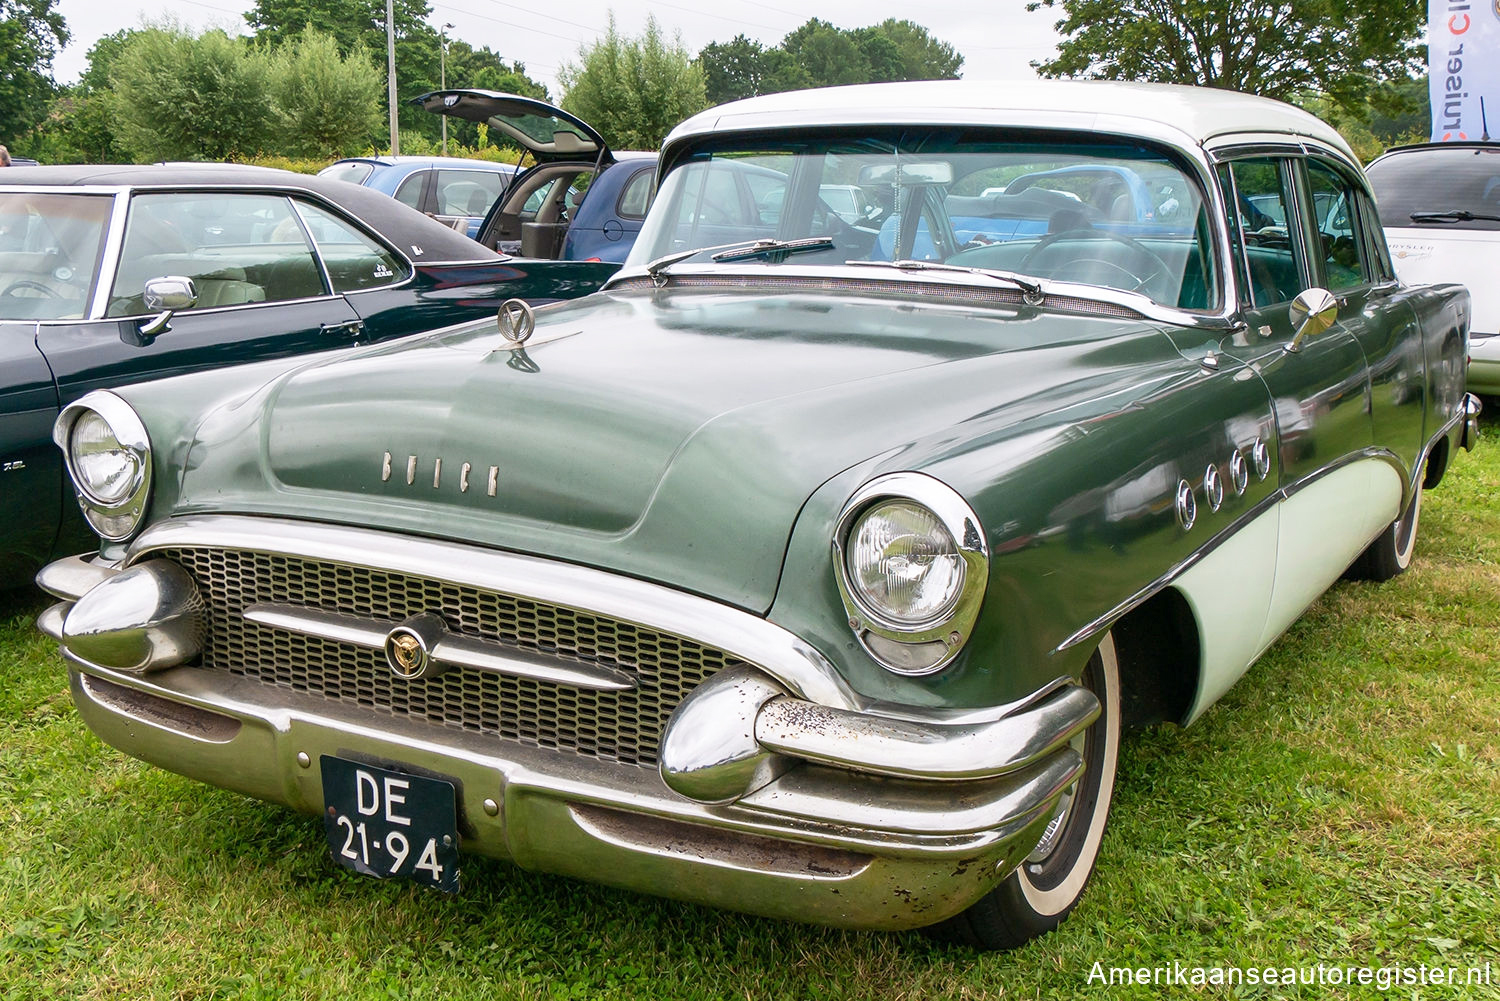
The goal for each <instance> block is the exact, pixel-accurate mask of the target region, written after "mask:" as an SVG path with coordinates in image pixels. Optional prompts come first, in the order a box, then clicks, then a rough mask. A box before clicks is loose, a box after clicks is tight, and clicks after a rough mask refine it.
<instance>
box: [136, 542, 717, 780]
mask: <svg viewBox="0 0 1500 1001" xmlns="http://www.w3.org/2000/svg"><path fill="white" fill-rule="evenodd" d="M159 555H161V556H163V557H165V558H167V559H170V560H172V561H174V562H176V563H178V564H179V565H181V566H182V568H183V569H184V570H186V571H187V572H188V573H189V574H190V575H191V576H192V577H193V579H194V580H195V581H196V582H197V583H198V586H199V588H200V589H201V590H202V592H203V595H204V598H205V599H206V601H207V603H208V607H209V612H210V621H211V626H210V630H209V639H208V644H207V646H206V648H205V650H204V653H203V662H204V666H206V667H213V668H221V669H224V670H227V671H229V672H230V673H232V674H237V675H241V676H244V677H248V678H254V679H256V680H258V681H261V682H264V683H266V684H273V685H278V686H281V687H283V688H288V689H291V690H293V691H299V692H309V693H312V694H314V695H319V696H322V697H324V698H328V699H333V700H336V701H338V702H344V703H352V704H355V705H359V706H364V707H366V708H368V709H371V710H374V711H376V712H380V713H384V714H387V715H391V716H403V717H409V718H413V719H419V720H426V721H429V722H432V723H438V724H442V725H444V726H451V727H457V728H460V729H463V730H469V731H472V732H475V733H489V734H497V735H499V736H501V737H504V738H509V739H512V740H518V741H521V742H524V743H528V744H532V745H535V746H539V747H548V748H556V749H558V750H562V751H570V752H573V753H576V754H581V755H587V756H590V757H596V758H603V759H608V760H611V761H621V762H626V763H631V764H655V762H656V752H657V746H658V744H659V743H660V740H661V732H662V728H663V727H664V726H665V725H666V722H667V718H668V717H669V716H670V715H671V714H672V710H673V709H675V708H676V707H677V704H678V703H679V702H681V701H682V699H683V697H684V696H685V695H687V693H688V692H690V691H691V690H692V689H693V688H694V687H696V686H697V685H699V684H701V683H702V682H703V681H704V680H705V679H707V678H709V677H710V676H712V675H713V674H715V673H717V672H718V671H720V670H723V669H724V668H725V667H726V666H729V665H730V664H737V663H740V662H739V661H738V660H734V659H731V658H730V657H729V656H728V655H726V654H725V653H723V652H722V651H719V650H715V649H713V648H710V647H705V646H702V645H700V644H697V643H693V642H690V641H686V640H682V639H678V638H677V637H675V636H669V635H666V634H664V633H659V632H656V631H653V630H650V629H645V628H641V627H639V626H635V625H633V624H631V623H627V622H619V621H616V620H612V619H606V618H600V617H598V616H594V615H590V614H587V613H584V612H577V611H574V610H572V609H568V608H561V607H558V606H554V605H546V604H539V603H537V602H534V601H530V600H527V599H526V598H521V597H514V596H511V595H507V594H500V593H497V592H493V591H483V590H479V589H477V588H473V587H470V586H468V585H462V584H454V583H451V582H447V581H439V580H429V579H425V578H420V577H412V576H408V575H405V574H400V573H392V572H388V571H384V570H371V569H367V568H364V567H355V566H349V565H345V564H339V563H328V562H322V561H318V560H311V559H305V558H302V557H297V556H286V555H279V554H267V553H253V552H243V551H239V550H226V549H216V548H196V547H194V548H177V549H169V550H165V551H163V552H161V553H160V554H159ZM259 602H276V603H284V604H290V605H297V606H302V607H308V608H319V609H324V610H326V611H332V612H343V613H346V614H351V615H362V616H369V617H371V618H377V619H384V620H388V621H392V622H399V621H401V620H403V619H406V618H408V617H409V616H412V615H416V614H418V613H421V612H433V613H436V614H438V615H441V616H442V617H443V619H444V620H445V621H446V622H447V624H448V627H449V629H451V630H453V631H454V632H456V633H460V634H463V635H468V636H474V637H480V638H484V639H490V640H498V641H499V642H501V643H503V644H505V645H507V646H510V647H513V648H517V649H520V650H529V651H535V652H539V653H542V654H545V655H547V656H550V657H554V658H556V659H557V660H559V661H572V662H581V663H588V664H600V665H604V666H607V667H613V668H617V669H620V670H624V671H627V672H629V673H630V674H631V675H632V676H633V677H634V678H635V679H636V684H637V687H636V688H634V689H632V690H630V691H626V692H597V691H587V690H582V689H576V688H572V687H569V686H566V685H557V684H552V683H549V682H545V681H535V680H532V679H528V678H512V677H506V676H503V675H498V674H493V673H490V672H486V671H472V670H465V669H462V668H455V669H453V670H450V671H447V672H445V673H443V674H440V675H438V676H437V677H436V678H430V679H425V680H421V681H404V680H400V679H397V678H396V677H394V676H393V675H392V674H391V672H390V668H389V667H388V666H387V665H386V661H385V655H384V654H383V653H382V652H381V651H379V650H365V649H360V648H358V647H353V646H349V645H346V644H342V643H336V642H332V641H329V640H323V639H318V638H316V637H309V636H300V635H297V634H294V633H290V632H287V631H285V630H281V629H277V628H275V627H272V626H266V625H261V624H259V623H255V622H247V621H246V620H245V619H244V618H243V617H242V612H243V611H244V609H245V608H246V607H247V606H249V605H253V604H256V603H259Z"/></svg>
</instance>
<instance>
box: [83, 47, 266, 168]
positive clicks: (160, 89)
mask: <svg viewBox="0 0 1500 1001" xmlns="http://www.w3.org/2000/svg"><path fill="white" fill-rule="evenodd" d="M270 76H271V74H270V58H269V56H268V55H267V53H266V52H265V51H264V50H263V49H260V48H255V47H251V46H248V45H246V44H244V43H243V42H240V41H237V40H235V39H233V38H230V37H229V36H228V35H226V34H224V32H222V31H218V30H214V31H208V32H205V33H204V34H202V35H199V36H196V37H195V36H193V35H191V34H189V33H188V32H186V31H184V30H183V29H182V28H181V27H178V26H176V25H166V26H162V27H156V28H151V29H149V30H146V31H141V32H138V33H136V34H135V35H133V36H132V37H131V38H130V40H129V42H128V44H127V45H126V46H125V48H124V51H122V52H121V53H120V54H119V56H118V57H117V58H116V59H115V63H114V69H113V71H112V72H111V79H112V80H113V81H114V85H115V96H116V98H117V101H118V113H119V135H120V141H121V144H122V145H123V146H124V147H125V148H126V149H127V150H129V151H130V152H131V153H133V154H134V155H135V156H136V157H138V158H140V159H145V160H227V159H235V158H238V157H243V156H246V155H250V154H254V153H256V152H259V151H261V150H262V149H264V148H265V146H266V144H267V141H268V140H269V139H270V137H271V135H272V130H273V127H274V124H275V121H276V114H275V108H274V106H273V104H272V100H271V95H270V87H269V84H270Z"/></svg>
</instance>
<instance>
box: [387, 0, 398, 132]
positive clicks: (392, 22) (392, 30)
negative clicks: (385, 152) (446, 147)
mask: <svg viewBox="0 0 1500 1001" xmlns="http://www.w3.org/2000/svg"><path fill="white" fill-rule="evenodd" d="M395 7H396V4H395V0H385V89H386V99H387V101H388V102H389V103H390V106H391V156H400V155H401V135H400V133H398V132H397V131H396V11H395Z"/></svg>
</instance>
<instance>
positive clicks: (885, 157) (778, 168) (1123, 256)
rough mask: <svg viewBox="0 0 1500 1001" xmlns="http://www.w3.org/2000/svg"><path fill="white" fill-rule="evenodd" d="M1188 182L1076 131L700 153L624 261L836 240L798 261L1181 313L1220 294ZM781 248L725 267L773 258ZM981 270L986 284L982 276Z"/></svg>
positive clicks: (666, 190) (910, 134)
mask: <svg viewBox="0 0 1500 1001" xmlns="http://www.w3.org/2000/svg"><path fill="white" fill-rule="evenodd" d="M1210 231H1211V227H1210V226H1209V224H1208V215H1207V211H1206V209H1205V206H1204V199H1203V196H1202V193H1201V189H1200V187H1199V185H1198V184H1197V182H1195V181H1194V180H1192V179H1191V178H1190V176H1189V175H1188V174H1187V172H1186V171H1185V170H1183V169H1182V168H1180V167H1179V166H1178V165H1177V163H1176V162H1174V161H1173V160H1172V159H1171V158H1169V157H1168V156H1166V155H1165V154H1163V153H1161V152H1159V151H1156V150H1152V149H1148V148H1144V147H1138V146H1132V145H1126V144H1119V145H1106V144H1100V143H1097V142H1088V141H1084V140H1077V141H1062V140H1059V141H1054V142H1026V143H1019V142H1015V141H1004V140H999V139H992V138H991V137H990V134H986V133H983V132H978V131H958V130H952V129H945V130H941V131H936V130H934V131H931V132H927V131H924V130H915V129H913V130H903V131H902V132H901V133H900V134H899V135H898V136H892V137H891V138H890V141H882V140H881V139H870V138H865V139H860V140H856V141H848V140H840V139H815V140H809V141H807V142H796V143H791V142H789V143H786V144H779V143H772V144H766V145H762V146H757V147H750V148H747V147H743V146H741V147H739V148H725V147H722V146H720V147H716V148H710V149H704V150H701V151H699V152H696V153H694V154H692V155H690V156H688V157H686V158H684V159H682V160H680V161H678V162H677V163H676V164H675V165H674V166H673V168H672V169H671V172H670V173H669V174H667V176H666V177H665V178H664V179H663V181H662V184H661V188H660V191H659V193H658V194H657V197H656V200H655V202H654V203H653V205H652V208H651V212H650V214H649V216H648V217H647V220H646V223H645V226H644V228H643V229H642V232H641V236H640V239H639V240H638V241H637V242H636V244H635V248H634V250H633V251H632V253H631V255H630V258H629V261H628V264H630V265H644V264H646V263H648V262H650V261H652V260H655V259H657V258H659V257H664V256H666V255H669V254H678V253H681V252H683V251H688V250H692V249H694V248H703V253H702V254H699V255H694V259H696V260H700V261H707V260H708V259H709V258H710V257H711V251H714V250H715V249H720V248H723V247H725V246H726V245H733V244H738V243H747V242H751V241H755V240H767V239H770V240H799V239H805V238H809V237H823V236H826V237H830V238H831V239H832V241H833V243H832V246H831V247H827V248H816V249H808V248H801V249H799V250H798V251H797V252H796V253H795V256H789V257H786V258H785V260H787V261H789V262H791V263H794V264H797V265H807V264H815V265H816V264H842V263H844V262H845V261H898V260H917V261H930V262H941V263H946V264H953V265H961V266H967V267H976V268H991V269H999V270H1004V271H1012V272H1017V273H1020V274H1023V275H1027V276H1031V277H1036V278H1045V279H1054V280H1058V281H1070V282H1080V283H1084V284H1090V285H1097V286H1106V287H1109V288H1115V289H1122V290H1125V291H1130V292H1138V293H1141V294H1143V295H1146V296H1149V297H1150V298H1152V299H1154V300H1156V301H1157V302H1159V303H1162V304H1165V305H1169V306H1175V307H1179V308H1184V309H1194V310H1207V309H1213V308H1215V307H1216V306H1217V304H1218V302H1219V282H1218V279H1217V277H1216V276H1217V273H1218V272H1217V268H1216V266H1215V260H1214V252H1213V242H1212V239H1211V238H1210V235H1209V234H1210ZM776 263H777V262H776V255H775V254H763V255H761V256H760V257H757V258H754V259H742V260H737V261H736V262H735V265H734V266H735V267H736V268H737V269H739V268H741V267H746V268H753V267H775V266H776ZM978 280H983V279H978Z"/></svg>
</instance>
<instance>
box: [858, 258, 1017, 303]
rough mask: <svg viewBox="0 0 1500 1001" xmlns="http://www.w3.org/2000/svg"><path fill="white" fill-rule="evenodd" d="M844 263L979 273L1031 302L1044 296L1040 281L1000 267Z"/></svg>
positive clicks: (897, 262) (929, 262)
mask: <svg viewBox="0 0 1500 1001" xmlns="http://www.w3.org/2000/svg"><path fill="white" fill-rule="evenodd" d="M844 263H845V264H848V265H850V266H852V267H859V268H896V269H898V270H901V271H947V272H953V273H958V274H966V275H978V276H979V277H981V278H992V279H994V280H995V281H1002V282H1009V283H1010V284H1012V285H1014V286H1015V287H1016V288H1018V289H1020V290H1021V291H1022V292H1023V293H1024V294H1025V295H1026V299H1027V302H1028V303H1029V304H1034V303H1031V300H1033V299H1035V300H1038V301H1040V300H1041V298H1042V286H1041V285H1040V284H1039V283H1038V282H1035V281H1032V280H1031V279H1029V278H1027V277H1025V276H1024V275H1018V274H1016V273H1015V272H1013V271H1001V270H1000V269H998V268H968V267H964V266H963V265H960V264H942V263H940V262H938V261H845V262H844Z"/></svg>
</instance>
